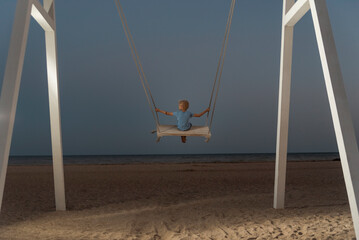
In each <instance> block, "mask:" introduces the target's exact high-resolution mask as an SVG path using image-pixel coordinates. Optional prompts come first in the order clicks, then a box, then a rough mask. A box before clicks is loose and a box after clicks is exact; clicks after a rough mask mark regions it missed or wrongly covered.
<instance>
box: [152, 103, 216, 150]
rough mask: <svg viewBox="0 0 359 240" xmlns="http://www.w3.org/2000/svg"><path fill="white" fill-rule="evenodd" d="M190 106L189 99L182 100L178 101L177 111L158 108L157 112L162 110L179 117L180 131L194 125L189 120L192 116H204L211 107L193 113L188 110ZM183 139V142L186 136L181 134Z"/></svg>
mask: <svg viewBox="0 0 359 240" xmlns="http://www.w3.org/2000/svg"><path fill="white" fill-rule="evenodd" d="M188 107H189V102H188V101H187V100H180V101H178V109H179V111H177V112H166V111H162V110H160V109H158V108H156V112H160V113H163V114H166V115H169V116H176V117H177V128H178V130H180V131H188V130H190V128H191V127H192V124H191V123H190V122H189V119H190V118H191V117H202V116H203V114H205V113H206V112H209V110H210V108H207V109H206V110H204V111H203V112H201V113H200V114H192V113H191V112H189V111H187V109H188ZM181 140H182V142H183V143H185V142H186V136H181Z"/></svg>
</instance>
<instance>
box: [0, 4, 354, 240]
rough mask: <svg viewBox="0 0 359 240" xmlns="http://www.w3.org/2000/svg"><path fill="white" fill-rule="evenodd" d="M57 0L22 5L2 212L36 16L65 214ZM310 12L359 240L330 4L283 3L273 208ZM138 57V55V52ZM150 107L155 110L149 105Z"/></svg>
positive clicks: (1, 107)
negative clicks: (302, 30)
mask: <svg viewBox="0 0 359 240" xmlns="http://www.w3.org/2000/svg"><path fill="white" fill-rule="evenodd" d="M54 1H55V0H43V5H42V4H41V3H40V2H39V0H18V1H17V7H16V12H15V19H14V24H13V29H12V34H11V40H10V46H9V52H8V58H7V64H6V68H5V74H4V80H3V84H2V89H1V96H0V209H1V206H2V200H3V194H4V187H5V179H6V171H7V167H8V160H9V152H10V145H11V139H12V132H13V127H14V121H15V112H16V105H17V100H18V95H19V88H20V82H21V74H22V69H23V63H24V56H25V50H26V42H27V37H28V32H29V24H30V18H31V16H32V17H33V18H34V19H35V20H36V21H37V22H38V23H39V25H40V26H41V27H42V28H43V29H44V31H45V41H46V61H47V76H48V91H49V107H50V125H51V143H52V155H53V168H54V184H55V203H56V210H66V204H65V184H64V171H63V155H62V137H61V121H60V109H59V95H58V91H59V90H58V68H57V50H56V48H57V47H56V19H55V3H54ZM117 6H119V5H117ZM232 6H233V7H234V1H233V0H232V5H231V8H232V14H233V7H232ZM309 10H310V11H311V13H312V19H313V24H314V30H315V35H316V39H317V44H318V48H319V54H320V59H321V63H322V69H323V74H324V80H325V85H326V90H327V94H328V99H329V105H330V110H331V114H332V120H333V125H334V130H335V135H336V140H337V145H338V149H339V154H340V159H341V164H342V169H343V175H344V180H345V185H346V189H347V194H348V199H349V205H350V210H351V215H352V219H353V225H354V230H355V234H356V236H357V238H359V206H358V204H359V172H358V169H359V153H358V146H357V141H356V137H355V132H354V127H353V123H352V118H351V114H350V109H349V105H348V100H347V96H346V92H345V88H344V82H343V77H342V73H341V69H340V65H339V60H338V55H337V51H336V47H335V42H334V37H333V32H332V29H331V24H330V19H329V15H328V9H327V6H326V1H325V0H296V1H295V0H283V15H282V39H281V60H280V78H279V101H278V127H277V147H276V168H275V183H274V188H275V189H274V204H273V206H274V208H277V209H278V208H284V200H285V179H286V163H287V142H288V123H289V101H290V85H291V65H292V49H293V30H294V26H295V24H296V23H297V22H298V21H299V20H300V19H301V18H302V17H303V16H304V15H305V14H306V13H307V12H308V11H309ZM227 26H228V22H227ZM228 33H229V31H228ZM225 39H226V38H225ZM129 42H130V41H129ZM133 47H134V45H133ZM135 55H137V54H136V53H135ZM223 58H224V54H223ZM135 62H136V60H135ZM139 68H140V69H142V66H137V69H139ZM141 71H142V70H141ZM142 72H143V71H142ZM140 75H141V73H140ZM143 76H144V75H143ZM144 88H146V87H144ZM145 91H146V90H145ZM148 100H149V99H148ZM149 103H150V106H151V107H152V105H151V102H150V101H149ZM213 110H214V109H213ZM213 110H212V116H213ZM155 119H156V117H155ZM156 124H157V123H156ZM157 126H159V128H158V130H159V131H158V132H157V136H158V137H162V136H168V135H176V134H178V132H177V131H176V130H174V129H172V128H173V126H166V125H159V124H158V125H157ZM204 132H207V129H201V128H200V127H199V128H193V129H192V132H191V133H189V134H192V136H193V135H194V134H198V136H205V137H208V138H209V137H210V131H209V128H208V133H207V134H209V135H205V134H204ZM161 134H163V135H161ZM180 134H181V135H180V136H183V135H184V134H183V132H180Z"/></svg>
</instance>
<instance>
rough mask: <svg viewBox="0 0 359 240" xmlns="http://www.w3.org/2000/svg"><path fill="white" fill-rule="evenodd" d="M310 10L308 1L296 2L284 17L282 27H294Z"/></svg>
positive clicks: (300, 0)
mask: <svg viewBox="0 0 359 240" xmlns="http://www.w3.org/2000/svg"><path fill="white" fill-rule="evenodd" d="M309 9H310V5H309V1H308V0H298V1H296V2H295V4H294V5H293V7H291V9H290V10H289V11H288V12H287V14H286V15H285V16H284V25H285V26H288V27H292V26H294V25H295V24H296V23H297V22H298V21H299V20H300V19H301V18H302V17H303V16H304V15H305V14H306V13H307V12H308V11H309Z"/></svg>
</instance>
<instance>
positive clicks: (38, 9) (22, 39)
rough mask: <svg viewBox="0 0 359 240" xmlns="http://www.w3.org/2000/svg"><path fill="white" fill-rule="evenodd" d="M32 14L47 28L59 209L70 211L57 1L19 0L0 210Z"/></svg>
mask: <svg viewBox="0 0 359 240" xmlns="http://www.w3.org/2000/svg"><path fill="white" fill-rule="evenodd" d="M30 14H31V16H33V17H34V18H35V20H36V21H37V22H38V23H39V25H40V26H41V27H42V28H43V29H44V31H45V40H46V60H47V75H48V90H49V107H50V121H51V140H52V151H53V166H54V182H55V200H56V210H66V205H65V184H64V172H63V160H62V158H63V157H62V140H61V124H60V110H59V97H58V71H57V52H56V26H55V6H54V1H53V0H44V7H43V6H41V4H40V2H39V1H38V0H18V3H17V7H16V12H15V20H14V25H13V30H12V36H11V41H10V47H9V53H8V59H7V64H6V69H5V75H4V81H3V86H2V91H1V97H0V209H1V206H2V199H3V194H4V187H5V179H6V170H7V166H8V160H9V152H10V145H11V138H12V132H13V127H14V121H15V113H16V105H17V100H18V95H19V87H20V81H21V73H22V68H23V63H24V57H25V50H26V41H27V36H28V31H29V23H30Z"/></svg>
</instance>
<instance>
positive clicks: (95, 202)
mask: <svg viewBox="0 0 359 240" xmlns="http://www.w3.org/2000/svg"><path fill="white" fill-rule="evenodd" d="M65 180H66V183H65V184H66V197H67V208H68V211H65V212H56V211H55V207H54V201H55V200H54V190H53V179H52V167H51V166H10V167H9V168H8V174H7V179H6V186H5V193H4V200H3V208H2V213H1V214H0V239H21V240H26V239H318V240H319V239H354V237H355V234H354V229H353V224H352V219H351V215H350V210H349V205H348V200H347V194H346V190H345V185H344V179H343V174H342V170H341V166H340V162H336V161H332V162H291V163H288V171H287V192H286V208H285V209H282V210H275V209H273V208H272V204H273V188H274V187H273V185H274V184H273V183H274V163H273V162H270V163H268V162H267V163H192V164H188V163H186V164H132V165H131V164H129V165H128V164H127V165H67V166H65Z"/></svg>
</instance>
